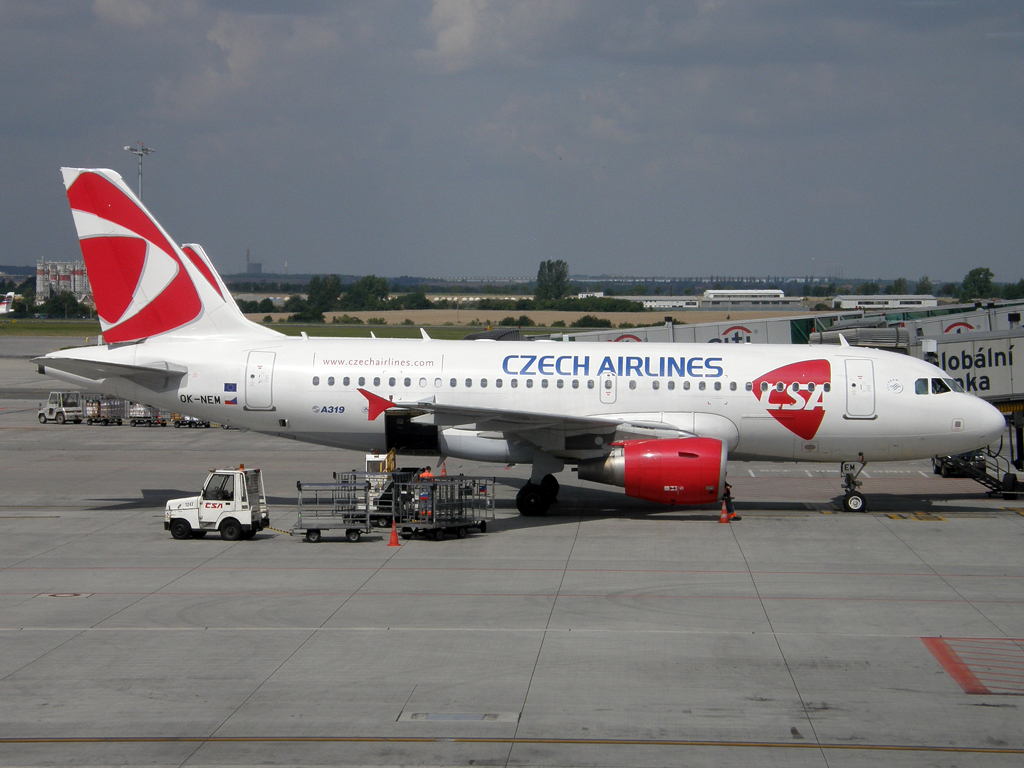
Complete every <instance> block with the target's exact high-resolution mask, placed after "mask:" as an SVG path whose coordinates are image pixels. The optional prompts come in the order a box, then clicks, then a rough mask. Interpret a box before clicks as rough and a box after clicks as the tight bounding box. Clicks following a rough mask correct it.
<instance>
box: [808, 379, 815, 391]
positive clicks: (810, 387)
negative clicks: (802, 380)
mask: <svg viewBox="0 0 1024 768" xmlns="http://www.w3.org/2000/svg"><path fill="white" fill-rule="evenodd" d="M807 391H808V392H813V391H814V382H813V381H812V382H810V383H809V384H808V385H807Z"/></svg>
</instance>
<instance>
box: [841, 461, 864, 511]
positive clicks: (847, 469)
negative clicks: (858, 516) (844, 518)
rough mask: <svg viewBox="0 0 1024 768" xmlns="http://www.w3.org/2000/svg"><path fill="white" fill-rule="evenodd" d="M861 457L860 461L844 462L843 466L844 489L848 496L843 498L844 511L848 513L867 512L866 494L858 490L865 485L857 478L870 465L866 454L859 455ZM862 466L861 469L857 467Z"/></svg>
mask: <svg viewBox="0 0 1024 768" xmlns="http://www.w3.org/2000/svg"><path fill="white" fill-rule="evenodd" d="M857 455H858V456H860V461H859V462H858V461H844V462H843V465H842V470H841V471H842V473H843V489H844V490H845V491H846V496H844V497H843V510H845V511H846V512H867V511H868V507H867V499H865V498H864V494H863V493H861V492H860V491H858V490H857V489H858V488H860V487H861V485H863V482H862V481H861V480H858V479H857V478H858V477H859V476H860V473H861V472H863V471H864V467H866V466H867V465H868V463H867V462H866V461H865V460H864V454H863V453H859V454H857ZM858 464H860V469H858V468H857V465H858Z"/></svg>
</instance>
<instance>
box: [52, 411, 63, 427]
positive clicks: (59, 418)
mask: <svg viewBox="0 0 1024 768" xmlns="http://www.w3.org/2000/svg"><path fill="white" fill-rule="evenodd" d="M53 420H54V421H56V422H57V423H58V424H63V423H64V422H65V421H66V419H65V418H64V414H63V413H58V414H57V415H56V416H55V417H54V419H53Z"/></svg>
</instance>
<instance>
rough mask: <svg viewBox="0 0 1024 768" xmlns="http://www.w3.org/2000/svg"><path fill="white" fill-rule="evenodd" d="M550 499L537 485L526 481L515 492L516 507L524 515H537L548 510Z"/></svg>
mask: <svg viewBox="0 0 1024 768" xmlns="http://www.w3.org/2000/svg"><path fill="white" fill-rule="evenodd" d="M550 505H551V499H550V498H549V497H548V495H547V494H546V493H544V489H543V488H542V487H541V486H539V485H534V484H533V483H527V484H526V485H524V486H523V487H522V488H520V489H519V493H517V494H516V508H517V509H518V510H519V513H520V514H522V515H523V516H524V517H537V516H539V515H543V514H544V513H545V512H547V511H548V507H549V506H550Z"/></svg>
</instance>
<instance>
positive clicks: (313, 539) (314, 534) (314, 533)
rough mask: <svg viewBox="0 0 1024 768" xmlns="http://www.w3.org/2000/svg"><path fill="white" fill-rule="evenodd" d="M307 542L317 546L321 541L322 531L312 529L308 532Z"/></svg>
mask: <svg viewBox="0 0 1024 768" xmlns="http://www.w3.org/2000/svg"><path fill="white" fill-rule="evenodd" d="M306 541H308V542H309V543H310V544H316V543H317V542H318V541H320V530H319V529H318V528H310V529H309V530H308V531H306Z"/></svg>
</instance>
